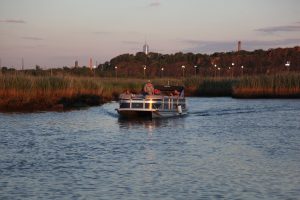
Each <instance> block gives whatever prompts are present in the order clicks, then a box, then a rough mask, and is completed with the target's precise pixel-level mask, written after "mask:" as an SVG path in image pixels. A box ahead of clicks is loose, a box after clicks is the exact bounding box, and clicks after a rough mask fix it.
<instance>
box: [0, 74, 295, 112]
mask: <svg viewBox="0 0 300 200" xmlns="http://www.w3.org/2000/svg"><path fill="white" fill-rule="evenodd" d="M152 82H153V84H154V85H162V84H166V83H169V84H170V85H184V86H185V94H186V96H187V97H231V98H236V99H300V73H296V74H295V73H293V74H291V73H290V74H275V75H258V76H250V77H249V76H247V77H222V78H215V77H189V78H186V79H176V78H156V79H153V80H152ZM144 83H145V79H130V78H123V79H121V78H119V79H115V78H105V79H104V78H99V77H76V76H32V75H24V74H20V75H0V112H6V113H12V112H25V113H26V112H27V113H28V112H42V111H58V112H59V111H68V110H76V109H81V108H85V107H91V106H100V105H103V104H104V103H107V102H110V101H112V100H118V97H119V94H121V93H123V92H124V91H126V90H130V91H131V92H132V93H133V94H138V93H140V91H141V89H142V86H143V84H144Z"/></svg>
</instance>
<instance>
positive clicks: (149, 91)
mask: <svg viewBox="0 0 300 200" xmlns="http://www.w3.org/2000/svg"><path fill="white" fill-rule="evenodd" d="M144 94H146V95H153V94H154V87H153V85H152V83H151V81H150V80H148V82H147V83H146V84H145V86H144Z"/></svg>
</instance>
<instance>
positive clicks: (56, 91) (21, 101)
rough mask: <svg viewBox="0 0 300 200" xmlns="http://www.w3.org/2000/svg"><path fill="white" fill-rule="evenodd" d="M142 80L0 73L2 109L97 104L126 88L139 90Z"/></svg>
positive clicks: (41, 108) (27, 109)
mask: <svg viewBox="0 0 300 200" xmlns="http://www.w3.org/2000/svg"><path fill="white" fill-rule="evenodd" d="M142 83H143V82H142V81H141V80H129V79H127V80H122V81H121V82H120V81H116V80H115V79H100V78H89V77H68V76H65V77H63V76H57V77H51V76H40V77H36V76H28V75H5V76H4V75H0V110H1V111H36V110H63V109H68V108H74V107H84V106H92V105H100V104H102V103H104V102H107V101H110V100H112V99H115V98H117V96H118V95H119V94H120V93H121V92H123V91H124V89H125V88H129V89H130V90H132V91H137V90H140V88H141V85H142Z"/></svg>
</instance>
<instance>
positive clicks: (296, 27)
mask: <svg viewBox="0 0 300 200" xmlns="http://www.w3.org/2000/svg"><path fill="white" fill-rule="evenodd" d="M296 24H297V25H284V26H271V27H265V28H259V29H256V30H255V31H258V32H264V33H269V34H273V33H276V32H298V31H300V22H297V23H296Z"/></svg>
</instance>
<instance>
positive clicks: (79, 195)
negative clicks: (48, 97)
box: [0, 98, 300, 199]
mask: <svg viewBox="0 0 300 200" xmlns="http://www.w3.org/2000/svg"><path fill="white" fill-rule="evenodd" d="M117 106H118V105H117V103H116V102H113V103H109V104H105V105H103V106H101V107H94V108H90V109H86V110H79V111H71V112H61V113H56V112H48V113H32V114H0V199H45V198H47V199H297V198H299V196H300V192H299V191H300V188H299V185H300V167H299V166H300V156H299V155H300V149H299V146H300V134H299V133H300V123H299V122H298V121H299V120H297V119H300V102H299V100H235V99H230V98H189V114H188V115H187V116H186V117H179V118H167V119H155V120H123V119H119V118H118V115H117V113H116V111H115V110H114V109H115V108H116V107H117Z"/></svg>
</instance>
